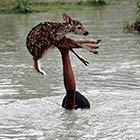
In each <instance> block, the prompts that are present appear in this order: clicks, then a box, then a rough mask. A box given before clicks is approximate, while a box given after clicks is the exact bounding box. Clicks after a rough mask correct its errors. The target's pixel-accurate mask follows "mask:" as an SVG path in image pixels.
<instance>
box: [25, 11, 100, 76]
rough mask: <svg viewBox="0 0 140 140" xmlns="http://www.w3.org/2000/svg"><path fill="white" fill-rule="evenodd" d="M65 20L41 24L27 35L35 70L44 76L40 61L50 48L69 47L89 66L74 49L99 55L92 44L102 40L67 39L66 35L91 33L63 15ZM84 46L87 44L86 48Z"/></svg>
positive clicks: (27, 44) (77, 22)
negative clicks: (82, 49)
mask: <svg viewBox="0 0 140 140" xmlns="http://www.w3.org/2000/svg"><path fill="white" fill-rule="evenodd" d="M63 19H64V21H61V22H58V21H54V22H50V21H48V22H44V23H40V24H38V25H36V26H35V27H33V28H32V29H31V31H30V32H29V33H28V35H27V38H26V46H27V48H28V50H29V52H30V53H31V55H32V56H33V61H34V68H35V70H36V71H37V72H39V73H41V74H43V75H45V72H44V71H43V70H41V68H40V65H39V63H38V60H39V59H41V58H42V57H43V56H44V55H45V53H46V52H47V50H48V49H50V48H53V47H63V45H67V46H68V47H69V48H70V50H71V51H72V52H73V53H74V54H75V55H76V56H77V57H78V58H79V59H80V60H81V61H82V62H83V63H84V64H85V65H88V61H87V60H85V59H84V58H83V57H82V56H80V55H79V54H78V53H77V52H75V51H74V50H73V48H86V49H87V50H89V51H91V52H93V53H97V51H96V49H97V48H98V47H96V46H93V45H91V44H98V43H99V42H100V41H101V40H97V41H95V40H73V39H70V38H67V37H66V34H68V33H73V34H77V35H84V36H86V35H88V34H89V33H88V31H87V30H86V29H85V28H84V27H83V25H82V24H81V22H80V21H78V20H75V19H72V18H71V17H70V16H68V15H67V14H65V13H64V14H63ZM83 44H85V46H84V45H83ZM89 44H90V45H89Z"/></svg>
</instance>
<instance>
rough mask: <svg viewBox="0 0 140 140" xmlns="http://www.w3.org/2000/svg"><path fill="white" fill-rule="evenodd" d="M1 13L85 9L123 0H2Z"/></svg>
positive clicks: (0, 3)
mask: <svg viewBox="0 0 140 140" xmlns="http://www.w3.org/2000/svg"><path fill="white" fill-rule="evenodd" d="M0 1H1V2H0V13H30V12H46V11H48V10H60V9H62V10H69V9H77V8H78V9H84V8H87V7H94V6H104V5H108V4H114V3H115V4H118V3H120V2H122V0H87V1H83V0H80V1H79V0H78V1H75V0H71V1H69V0H55V1H51V0H39V1H38V0H0Z"/></svg>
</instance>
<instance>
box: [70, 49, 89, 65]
mask: <svg viewBox="0 0 140 140" xmlns="http://www.w3.org/2000/svg"><path fill="white" fill-rule="evenodd" d="M70 50H71V51H72V52H73V53H74V54H75V55H76V56H77V57H78V58H79V59H80V60H81V61H82V62H83V63H84V64H85V65H86V66H87V65H88V64H89V62H88V61H87V60H86V59H85V58H84V57H82V56H81V55H80V54H78V53H77V52H76V51H74V50H73V49H72V48H71V49H70Z"/></svg>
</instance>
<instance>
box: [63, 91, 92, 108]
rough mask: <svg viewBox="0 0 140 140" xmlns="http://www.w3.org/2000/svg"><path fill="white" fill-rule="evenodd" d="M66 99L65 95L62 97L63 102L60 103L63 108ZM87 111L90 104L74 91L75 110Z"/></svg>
mask: <svg viewBox="0 0 140 140" xmlns="http://www.w3.org/2000/svg"><path fill="white" fill-rule="evenodd" d="M66 97H67V95H66V96H65V97H64V99H63V101H62V107H64V108H65V104H66ZM78 108H81V109H89V108H90V104H89V101H88V100H87V99H86V97H84V96H83V95H82V94H80V93H79V92H78V91H76V97H75V109H78Z"/></svg>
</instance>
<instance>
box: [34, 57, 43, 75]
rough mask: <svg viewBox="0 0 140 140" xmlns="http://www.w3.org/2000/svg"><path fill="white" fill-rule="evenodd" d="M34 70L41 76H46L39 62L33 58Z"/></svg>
mask: <svg viewBox="0 0 140 140" xmlns="http://www.w3.org/2000/svg"><path fill="white" fill-rule="evenodd" d="M33 64H34V69H35V70H36V71H37V72H39V73H40V74H42V75H46V73H45V71H43V70H42V69H41V67H40V64H39V60H38V59H35V58H33Z"/></svg>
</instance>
